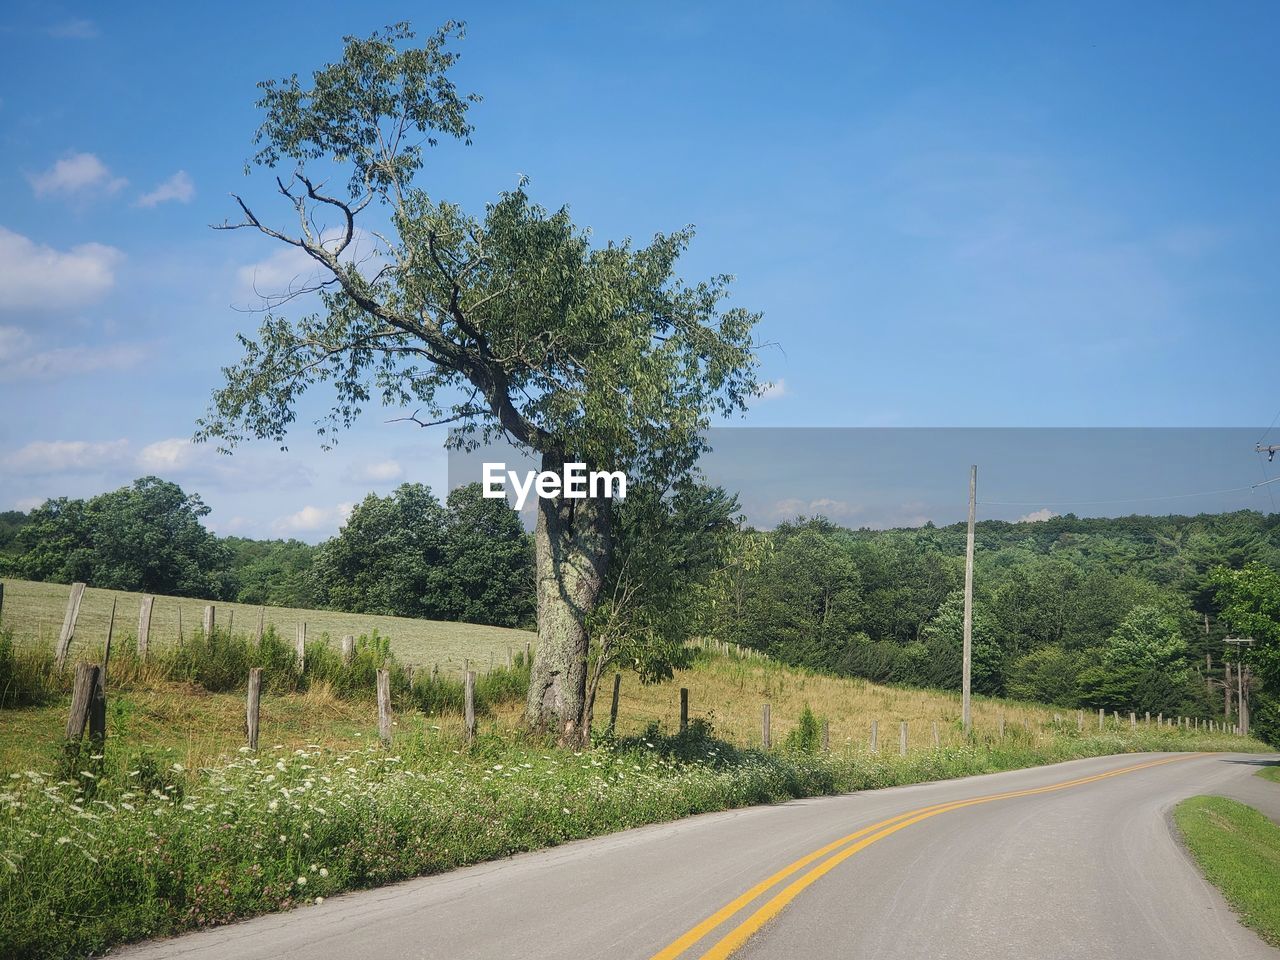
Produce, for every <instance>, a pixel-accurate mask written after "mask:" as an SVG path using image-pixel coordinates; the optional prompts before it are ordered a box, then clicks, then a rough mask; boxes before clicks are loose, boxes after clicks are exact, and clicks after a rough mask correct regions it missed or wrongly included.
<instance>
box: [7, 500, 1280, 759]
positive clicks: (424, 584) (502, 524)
mask: <svg viewBox="0 0 1280 960" xmlns="http://www.w3.org/2000/svg"><path fill="white" fill-rule="evenodd" d="M615 509H616V511H617V516H616V518H615V528H616V532H617V543H616V545H615V550H614V557H613V565H612V567H611V569H610V572H609V576H608V582H607V583H606V589H605V597H606V599H605V600H604V601H603V602H602V604H601V607H600V609H599V610H597V611H596V612H595V614H593V619H592V624H591V627H592V632H593V637H594V640H593V643H594V648H595V654H594V656H595V663H596V664H597V666H598V669H596V670H594V671H593V674H592V676H593V682H594V681H595V680H598V679H599V676H600V675H603V672H604V670H605V667H606V666H607V665H608V664H610V663H614V662H616V663H628V664H630V665H631V666H633V667H634V668H635V669H637V670H638V671H640V673H641V674H642V676H644V677H645V678H646V679H659V678H661V677H663V676H667V675H669V674H670V669H671V666H672V665H673V664H677V663H678V662H680V652H679V651H680V649H681V647H682V645H683V643H684V640H685V639H686V638H687V637H689V636H693V635H699V634H700V635H703V636H710V637H715V638H717V639H722V640H728V641H731V642H734V643H738V644H742V645H744V646H748V647H754V648H756V649H759V650H761V651H764V652H766V653H768V654H769V655H770V656H772V657H774V658H776V659H778V660H781V661H784V662H787V663H792V664H797V665H803V666H808V667H812V668H816V669H821V670H824V671H828V672H831V673H836V674H844V675H849V676H860V677H866V678H868V679H871V680H875V681H878V682H889V683H902V684H912V685H919V686H929V687H941V688H947V689H956V688H958V687H959V685H960V671H961V638H962V630H963V626H962V625H963V595H962V590H961V588H962V585H963V574H964V561H963V557H964V545H965V529H964V526H963V525H960V524H957V525H954V526H948V527H934V526H933V525H926V526H924V527H921V528H916V529H899V530H882V531H874V530H850V529H846V528H843V527H839V526H837V525H835V524H833V523H831V522H829V521H827V520H825V519H822V518H816V519H815V518H811V519H805V518H801V519H798V520H796V521H794V522H791V523H784V524H782V525H781V526H779V527H778V528H776V529H775V530H771V531H756V530H752V529H750V528H742V527H740V526H738V525H736V524H735V522H734V519H733V518H734V516H735V514H736V513H737V512H738V506H737V501H736V500H735V499H734V498H733V497H732V496H730V495H728V494H726V493H725V492H724V491H723V490H719V489H715V488H708V487H703V486H698V485H696V484H695V485H688V486H686V487H682V488H681V489H680V490H677V491H675V492H670V491H668V492H667V493H665V494H659V493H657V492H654V491H648V490H647V489H644V488H641V489H638V490H637V491H636V492H635V494H634V495H633V496H629V497H628V498H627V500H626V501H624V502H622V503H620V504H618V505H616V507H615ZM207 513H208V509H207V508H206V507H205V505H204V504H203V502H202V501H201V500H200V498H199V497H198V496H196V495H193V494H187V493H184V492H183V491H182V490H181V489H180V488H179V487H178V486H177V485H176V484H173V483H169V482H167V481H163V480H159V479H157V478H155V477H146V478H143V479H141V480H138V481H136V482H135V483H133V484H132V485H131V486H129V487H125V488H122V489H120V490H116V491H112V492H110V493H106V494H102V495H101V496H97V497H93V498H91V499H89V500H68V499H65V498H63V499H57V500H50V501H48V502H46V503H45V504H43V505H42V506H40V507H38V508H36V509H35V510H33V511H31V512H30V513H7V514H0V573H3V574H5V575H8V576H15V577H25V578H28V579H35V580H52V581H60V582H71V581H73V580H83V581H85V582H86V583H89V584H91V585H93V586H99V587H112V588H116V589H122V590H140V591H146V592H150V593H169V594H177V595H180V596H192V597H207V598H213V599H227V600H236V601H239V602H243V603H253V604H269V605H276V606H295V607H308V608H329V609H336V610H343V611H350V612H358V613H376V614H390V615H398V616H409V617H421V618H430V619H443V620H460V621H470V622H475V623H489V624H497V625H506V626H522V625H529V624H531V623H532V621H533V619H534V615H535V606H534V575H533V566H534V562H533V549H532V544H531V539H530V537H529V536H528V534H527V532H526V531H525V530H524V529H523V527H522V526H521V524H520V522H519V518H518V516H517V515H516V514H515V512H514V511H512V510H511V509H510V508H509V507H508V506H507V505H506V503H505V502H504V501H502V500H486V499H485V498H483V497H482V496H481V495H480V490H479V487H478V486H477V485H473V486H471V487H463V488H459V489H457V490H454V491H453V492H452V493H450V494H449V496H448V497H447V498H446V499H445V500H444V502H441V501H440V500H439V499H437V498H436V497H435V495H434V494H433V493H432V492H431V491H430V490H429V489H428V488H427V487H425V486H422V485H421V484H404V485H402V486H400V487H399V488H397V489H396V490H395V491H394V492H393V493H391V494H390V495H388V496H385V497H379V496H375V495H370V496H368V497H366V498H365V500H364V501H363V502H362V503H360V504H359V506H357V507H356V508H355V510H354V511H353V512H352V514H351V515H350V517H349V518H348V519H347V522H346V523H345V524H344V526H343V528H342V530H341V531H340V532H339V533H338V535H337V536H335V537H333V538H331V539H329V540H327V541H325V542H324V543H322V544H320V545H319V546H310V545H308V544H304V543H300V542H298V541H296V540H271V541H261V540H250V539H244V538H240V537H217V536H215V535H214V534H212V533H210V532H209V531H208V530H206V529H205V528H204V526H203V524H202V522H201V521H202V519H203V517H204V516H205V515H206V514H207ZM976 540H977V551H976V571H975V598H974V614H973V657H974V661H973V683H974V689H975V690H976V691H977V692H979V693H984V694H991V695H1004V696H1010V697H1015V698H1018V699H1027V700H1036V701H1041V702H1046V703H1055V704H1060V705H1062V706H1080V707H1088V708H1097V707H1104V708H1106V709H1108V710H1112V709H1117V710H1121V711H1126V712H1127V711H1129V710H1137V711H1139V712H1145V711H1148V710H1149V711H1150V712H1151V713H1153V714H1155V713H1160V712H1163V713H1165V714H1179V715H1183V716H1190V717H1203V718H1208V717H1213V716H1216V717H1221V716H1222V715H1223V713H1224V708H1225V706H1226V700H1227V698H1228V696H1229V694H1228V691H1227V689H1226V686H1225V682H1224V681H1225V679H1226V677H1225V672H1224V666H1225V663H1224V661H1225V658H1226V657H1227V656H1228V647H1227V645H1226V644H1224V643H1223V639H1224V637H1225V636H1226V634H1227V632H1228V629H1229V628H1230V629H1234V630H1237V631H1241V632H1245V633H1248V634H1249V635H1256V636H1258V637H1259V638H1260V639H1263V640H1267V638H1269V637H1270V638H1271V639H1270V640H1267V642H1268V643H1272V644H1273V645H1274V646H1275V648H1276V650H1275V651H1274V654H1272V653H1269V652H1268V651H1269V648H1268V649H1263V648H1262V647H1261V646H1260V647H1259V649H1257V650H1255V651H1254V652H1253V653H1251V654H1250V657H1252V658H1253V661H1254V663H1255V664H1257V665H1259V666H1258V669H1257V671H1256V672H1255V678H1256V679H1257V680H1258V683H1255V688H1256V691H1257V693H1258V697H1259V699H1258V701H1257V709H1256V710H1255V711H1254V713H1255V717H1254V719H1255V723H1260V724H1261V725H1262V727H1263V728H1267V729H1269V728H1270V727H1271V726H1274V728H1275V731H1274V732H1275V739H1277V740H1278V741H1280V585H1277V586H1276V588H1275V589H1274V590H1271V587H1270V586H1268V585H1275V584H1280V580H1277V578H1276V577H1275V576H1274V571H1276V570H1280V515H1267V516H1264V515H1262V514H1258V513H1253V512H1238V513H1230V514H1217V515H1202V516H1196V517H1180V516H1170V517H1146V516H1133V517H1121V518H1113V519H1081V518H1078V517H1074V516H1071V515H1067V516H1064V517H1055V518H1052V519H1049V520H1045V521H1039V522H1023V523H1005V522H999V521H987V522H983V523H979V524H978V525H977V531H976ZM1244 570H1249V571H1252V573H1250V574H1249V577H1248V578H1246V579H1244V580H1240V579H1238V578H1237V579H1232V576H1231V575H1230V571H1244ZM1268 571H1270V572H1271V573H1272V576H1271V578H1270V579H1268V577H1267V576H1265V575H1264V574H1266V573H1267V572H1268ZM1246 587H1247V588H1248V589H1247V590H1246ZM1268 590H1271V593H1268ZM1241 591H1244V592H1243V593H1242V592H1241ZM1272 594H1274V596H1273V595H1272ZM1242 611H1244V612H1242ZM1250 611H1251V612H1250ZM1250 617H1252V618H1253V619H1249V618H1250ZM1268 618H1269V619H1268ZM1268 631H1271V632H1270V633H1269V632H1268ZM1232 655H1234V654H1232ZM1267 656H1272V659H1273V660H1274V662H1275V669H1274V670H1271V671H1270V672H1269V673H1268V671H1266V670H1264V669H1263V668H1262V666H1261V665H1262V664H1264V663H1269V662H1271V661H1268V660H1266V659H1265V658H1266V657H1267ZM1272 674H1274V677H1275V681H1274V683H1270V681H1268V680H1267V679H1266V678H1267V677H1268V676H1271V675H1272ZM1269 683H1270V686H1274V687H1275V688H1276V696H1275V697H1274V698H1272V696H1271V693H1270V692H1269V691H1270V687H1269V686H1268V684H1269ZM1232 686H1234V683H1233V684H1232ZM1272 705H1274V706H1272Z"/></svg>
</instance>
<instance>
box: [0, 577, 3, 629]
mask: <svg viewBox="0 0 1280 960" xmlns="http://www.w3.org/2000/svg"><path fill="white" fill-rule="evenodd" d="M3 622H4V581H3V580H0V623H3Z"/></svg>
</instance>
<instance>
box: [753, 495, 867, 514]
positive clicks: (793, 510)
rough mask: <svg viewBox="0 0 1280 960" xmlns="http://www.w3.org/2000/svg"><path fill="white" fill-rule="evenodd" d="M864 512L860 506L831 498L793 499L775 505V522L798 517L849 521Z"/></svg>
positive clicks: (780, 501)
mask: <svg viewBox="0 0 1280 960" xmlns="http://www.w3.org/2000/svg"><path fill="white" fill-rule="evenodd" d="M862 511H863V508H862V506H861V505H859V504H854V503H849V502H848V501H846V500H833V499H831V498H830V497H819V498H818V499H816V500H802V499H800V498H798V497H791V498H790V499H787V500H779V501H778V502H777V503H775V504H774V505H773V517H774V519H775V520H794V519H795V518H796V517H801V516H804V517H826V518H827V519H828V520H849V519H851V518H853V517H856V516H858V515H859V514H861V513H862Z"/></svg>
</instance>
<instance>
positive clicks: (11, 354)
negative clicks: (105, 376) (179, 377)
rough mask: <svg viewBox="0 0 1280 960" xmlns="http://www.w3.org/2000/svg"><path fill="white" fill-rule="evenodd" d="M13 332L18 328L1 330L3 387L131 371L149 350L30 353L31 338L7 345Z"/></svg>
mask: <svg viewBox="0 0 1280 960" xmlns="http://www.w3.org/2000/svg"><path fill="white" fill-rule="evenodd" d="M12 330H17V328H16V327H0V383H8V382H12V381H15V380H56V379H65V378H67V377H73V376H79V375H81V374H85V373H97V372H99V371H108V370H129V369H131V368H133V367H135V366H137V365H138V364H139V363H140V362H141V361H142V360H143V358H144V357H146V350H145V349H143V348H142V347H141V346H139V345H138V344H133V343H121V344H115V345H113V346H104V347H88V346H76V347H56V348H54V349H52V350H38V351H29V350H27V349H26V348H27V347H29V346H30V338H29V337H28V338H27V339H26V340H24V341H19V340H17V339H10V340H9V341H8V342H6V336H7V333H6V332H7V331H12ZM18 332H19V333H22V331H20V330H19V331H18Z"/></svg>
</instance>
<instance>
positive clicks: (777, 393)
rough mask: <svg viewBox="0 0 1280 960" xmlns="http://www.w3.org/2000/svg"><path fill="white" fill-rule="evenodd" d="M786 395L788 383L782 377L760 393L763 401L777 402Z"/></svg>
mask: <svg viewBox="0 0 1280 960" xmlns="http://www.w3.org/2000/svg"><path fill="white" fill-rule="evenodd" d="M786 395H787V381H786V380H785V379H784V378H782V377H779V378H778V379H777V380H775V381H773V383H771V384H769V385H768V386H767V387H765V388H764V389H763V390H761V391H760V399H761V400H776V399H777V398H778V397H785V396H786Z"/></svg>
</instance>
